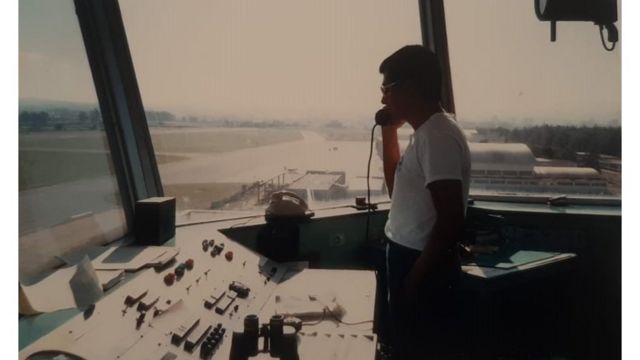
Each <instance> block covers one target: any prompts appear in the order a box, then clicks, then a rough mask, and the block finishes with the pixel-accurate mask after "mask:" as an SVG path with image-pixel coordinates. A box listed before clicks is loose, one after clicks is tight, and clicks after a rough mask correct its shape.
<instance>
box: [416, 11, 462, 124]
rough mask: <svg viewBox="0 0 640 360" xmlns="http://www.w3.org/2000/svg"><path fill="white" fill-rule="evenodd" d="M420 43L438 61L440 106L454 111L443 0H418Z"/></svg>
mask: <svg viewBox="0 0 640 360" xmlns="http://www.w3.org/2000/svg"><path fill="white" fill-rule="evenodd" d="M419 9H420V25H421V28H422V43H423V45H424V46H425V47H427V48H429V49H431V51H433V52H434V53H435V54H436V56H437V57H438V59H439V61H440V69H441V70H442V100H441V102H442V106H443V107H444V108H445V110H447V111H448V112H451V113H455V111H456V107H455V102H454V99H453V85H452V82H451V65H450V63H449V46H448V40H447V24H446V20H445V15H444V2H443V0H419Z"/></svg>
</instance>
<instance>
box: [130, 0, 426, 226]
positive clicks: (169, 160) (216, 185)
mask: <svg viewBox="0 0 640 360" xmlns="http://www.w3.org/2000/svg"><path fill="white" fill-rule="evenodd" d="M120 7H121V11H122V16H123V20H124V24H125V28H126V31H127V37H128V42H129V46H130V49H131V54H132V58H133V63H134V66H135V70H136V75H137V78H138V83H139V86H140V92H141V95H142V99H143V103H144V106H145V109H146V112H147V120H148V123H149V126H150V132H151V137H152V140H153V146H154V150H155V153H156V156H157V160H158V164H159V171H160V175H161V178H162V183H163V188H164V192H165V194H166V195H170V196H175V197H176V199H177V206H178V210H179V219H180V213H182V214H184V213H185V212H187V211H188V210H193V209H201V210H202V209H206V210H208V211H210V212H211V213H216V214H220V215H221V216H228V215H229V214H238V213H239V212H251V213H256V212H260V211H262V209H264V207H265V206H266V203H267V202H268V200H269V196H270V194H271V193H272V192H273V191H276V190H289V191H293V192H296V193H298V194H299V195H300V196H302V197H303V198H305V199H306V200H307V201H308V202H309V203H310V206H311V207H312V208H320V207H324V206H332V205H338V204H345V203H349V204H353V202H354V198H355V197H356V196H361V195H365V194H366V192H367V186H366V177H365V176H366V173H367V160H368V155H369V138H370V131H371V126H372V125H373V114H374V113H375V112H376V110H377V109H379V108H380V107H381V104H380V98H381V95H380V92H379V86H380V83H381V81H382V77H381V75H380V74H379V73H378V66H379V64H380V62H381V61H382V60H383V59H384V58H385V57H386V56H388V55H389V54H391V53H392V52H393V51H395V50H397V49H398V48H400V47H401V46H403V45H407V44H418V43H421V42H422V40H421V38H420V36H421V35H420V19H419V11H418V2H417V1H402V2H390V1H383V0H375V1H371V0H358V1H340V0H327V1H315V0H274V1H248V0H229V1H179V2H176V1H157V0H144V1H143V0H121V1H120ZM378 147H379V146H378ZM378 152H379V149H376V148H374V154H373V161H372V166H371V180H370V186H371V194H372V197H373V198H375V199H376V200H388V196H387V195H386V189H385V188H384V181H383V173H382V161H381V158H380V155H379V153H378Z"/></svg>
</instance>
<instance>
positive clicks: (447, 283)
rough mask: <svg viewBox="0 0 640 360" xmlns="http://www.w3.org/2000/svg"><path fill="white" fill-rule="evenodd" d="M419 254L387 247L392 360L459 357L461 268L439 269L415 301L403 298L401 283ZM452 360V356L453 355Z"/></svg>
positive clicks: (427, 281)
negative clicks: (456, 355) (459, 283)
mask: <svg viewBox="0 0 640 360" xmlns="http://www.w3.org/2000/svg"><path fill="white" fill-rule="evenodd" d="M418 256H420V251H417V250H414V249H411V248H408V247H405V246H402V245H399V244H397V243H394V242H393V241H388V244H387V264H386V265H387V284H388V285H387V286H388V296H389V310H390V318H389V323H390V324H389V325H390V330H391V331H390V333H391V337H390V340H391V348H392V355H393V359H394V360H398V359H402V360H405V359H446V358H451V357H452V355H455V354H459V350H460V349H459V348H458V347H457V345H456V344H457V339H458V336H457V334H458V332H459V331H460V330H461V329H459V321H458V314H459V311H458V310H459V308H458V306H457V304H458V295H457V293H458V282H459V279H460V266H459V265H457V266H451V268H450V269H441V270H439V271H438V272H437V274H435V275H433V276H431V277H430V278H428V279H426V280H425V282H424V284H423V286H421V288H420V289H419V290H418V291H417V294H416V295H415V298H413V299H407V298H406V296H405V295H404V290H403V285H404V280H405V278H406V276H407V274H408V273H409V271H410V270H411V268H412V267H413V264H414V263H415V262H416V260H417V259H418ZM453 357H454V358H455V356H453Z"/></svg>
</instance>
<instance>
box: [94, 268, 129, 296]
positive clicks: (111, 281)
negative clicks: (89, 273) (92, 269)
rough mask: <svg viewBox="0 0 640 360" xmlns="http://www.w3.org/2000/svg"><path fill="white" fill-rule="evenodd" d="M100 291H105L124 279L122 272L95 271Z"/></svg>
mask: <svg viewBox="0 0 640 360" xmlns="http://www.w3.org/2000/svg"><path fill="white" fill-rule="evenodd" d="M96 275H98V280H99V281H100V285H102V290H104V291H107V290H109V289H110V288H112V287H113V286H115V285H116V284H117V283H119V282H120V281H122V279H123V278H124V271H123V270H96Z"/></svg>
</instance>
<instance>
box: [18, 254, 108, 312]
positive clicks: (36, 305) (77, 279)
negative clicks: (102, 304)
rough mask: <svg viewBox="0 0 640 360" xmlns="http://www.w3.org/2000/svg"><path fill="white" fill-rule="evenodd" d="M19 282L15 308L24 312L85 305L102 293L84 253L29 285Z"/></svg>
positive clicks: (55, 309) (50, 310)
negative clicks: (70, 264)
mask: <svg viewBox="0 0 640 360" xmlns="http://www.w3.org/2000/svg"><path fill="white" fill-rule="evenodd" d="M19 286H20V289H19V291H20V304H19V312H20V313H21V314H24V315H32V314H39V313H44V312H52V311H57V310H62V309H71V308H76V307H78V306H81V307H86V306H88V305H90V304H92V303H94V302H95V301H97V300H98V299H99V298H100V297H101V296H102V287H101V286H100V283H99V281H98V278H97V276H96V274H95V270H94V269H93V267H92V266H91V262H90V261H89V258H88V257H85V258H84V259H83V260H82V262H80V264H78V265H74V266H70V267H68V268H64V269H58V270H56V271H55V272H54V273H53V274H51V275H49V276H47V277H46V278H44V279H43V280H41V281H39V282H37V283H35V284H33V285H30V286H24V285H22V284H20V285H19Z"/></svg>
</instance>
